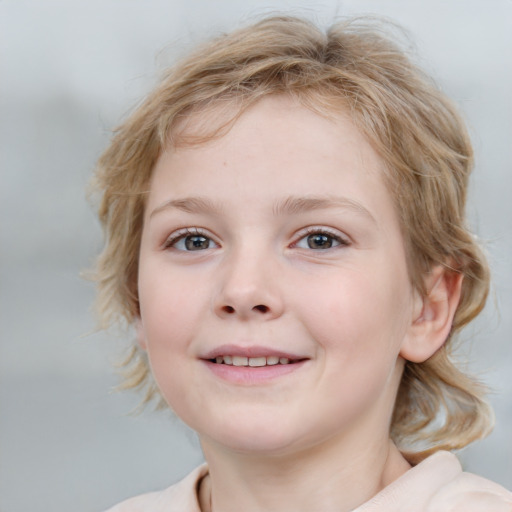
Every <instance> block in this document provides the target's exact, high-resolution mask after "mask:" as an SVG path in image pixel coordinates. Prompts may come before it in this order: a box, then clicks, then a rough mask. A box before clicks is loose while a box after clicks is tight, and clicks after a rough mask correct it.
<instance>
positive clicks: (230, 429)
mask: <svg viewBox="0 0 512 512" xmlns="http://www.w3.org/2000/svg"><path fill="white" fill-rule="evenodd" d="M276 426H277V425H276V422H275V421H274V422H265V423H263V422H254V421H253V422H251V423H250V424H247V423H245V422H242V423H241V422H236V421H233V422H230V424H229V425H223V426H220V427H219V428H217V429H215V430H213V429H212V428H211V425H210V428H209V429H208V430H209V431H208V432H206V433H205V434H206V437H208V438H209V439H211V440H212V441H214V442H215V443H216V444H218V445H221V446H223V447H224V448H226V449H228V450H231V451H234V452H238V453H244V454H255V455H256V454H258V455H279V454H284V453H286V452H287V451H288V450H289V449H290V448H291V447H292V446H293V445H295V444H296V443H297V437H298V436H297V433H296V432H292V431H289V430H288V429H287V428H285V426H283V425H279V426H278V428H276ZM200 437H201V438H202V437H203V436H201V434H200Z"/></svg>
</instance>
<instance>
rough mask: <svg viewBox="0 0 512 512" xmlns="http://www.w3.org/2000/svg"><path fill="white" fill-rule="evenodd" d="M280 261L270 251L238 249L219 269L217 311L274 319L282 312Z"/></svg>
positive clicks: (222, 316)
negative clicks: (256, 251)
mask: <svg viewBox="0 0 512 512" xmlns="http://www.w3.org/2000/svg"><path fill="white" fill-rule="evenodd" d="M279 275H280V271H279V265H278V263H277V262H276V261H275V259H274V258H273V257H272V256H270V255H269V254H268V253H260V254H255V253H254V251H243V250H238V251H236V252H234V253H233V254H232V255H231V256H230V257H229V258H227V259H226V260H225V261H224V263H223V268H222V269H219V274H218V277H219V286H218V288H217V290H218V292H217V294H216V296H215V298H214V305H213V307H214V310H215V314H216V315H217V316H219V317H221V318H230V317H231V318H238V319H240V320H250V319H254V320H256V319H259V320H271V319H274V318H277V317H279V316H281V315H282V314H283V309H284V308H283V297H282V293H281V292H282V290H281V289H280V286H279V282H280V279H279V277H280V276H279Z"/></svg>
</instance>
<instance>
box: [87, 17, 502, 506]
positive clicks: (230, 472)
mask: <svg viewBox="0 0 512 512" xmlns="http://www.w3.org/2000/svg"><path fill="white" fill-rule="evenodd" d="M471 166H472V150H471V146H470V142H469V140H468V137H467V134H466V131H465V128H464V126H463V124H462V122H461V120H460V119H459V117H458V116H457V114H456V112H455V110H454V108H453V107H452V105H451V104H450V103H449V101H448V100H447V99H446V98H445V97H444V96H443V95H442V94H441V93H440V92H439V91H438V90H437V89H436V88H435V87H434V86H433V85H432V83H431V82H430V81H429V80H428V78H426V77H425V76H424V75H423V74H422V73H421V72H420V71H419V70H418V69H417V68H416V67H415V66H414V65H413V64H412V63H411V62H410V61H409V60H408V59H407V57H406V56H405V54H404V52H403V51H402V50H400V49H399V48H398V47H397V46H396V45H395V44H394V43H392V42H391V41H390V40H389V39H388V38H387V36H385V35H383V31H382V27H375V26H372V24H369V23H366V24H365V23H364V22H361V21H358V20H351V21H349V22H344V23H340V24H337V25H335V26H333V27H332V28H331V29H330V30H329V31H328V33H327V34H324V33H322V32H321V31H320V30H319V29H317V28H316V27H315V26H313V25H312V24H310V23H309V22H306V21H304V20H301V19H297V18H293V17H273V18H267V19H264V20H263V21H261V22H259V23H256V24H254V25H253V26H249V27H247V28H245V29H242V30H239V31H236V32H234V33H232V34H229V35H226V36H223V37H221V38H219V39H217V40H215V41H213V42H211V43H210V44H209V45H207V46H206V47H203V48H201V49H200V50H199V51H197V52H196V53H194V54H193V55H191V56H190V57H189V58H188V59H186V60H185V61H183V62H182V63H181V64H180V65H178V66H177V67H176V68H174V69H173V70H171V71H170V72H169V74H168V75H167V76H166V77H165V79H164V80H163V81H162V83H161V84H160V85H159V86H158V87H157V89H156V90H155V91H154V92H153V93H152V94H151V95H150V96H149V97H148V98H147V99H146V101H145V102H144V103H143V104H142V105H141V106H140V107H139V108H138V109H137V110H136V111H135V112H134V113H133V115H132V116H131V117H130V118H129V119H128V120H127V121H126V122H125V123H124V124H123V125H122V126H121V127H120V128H119V130H118V132H117V134H116V136H115V138H114V140H113V141H112V144H111V145H110V147H109V148H108V149H107V150H106V152H105V153H104V155H103V156H102V158H101V159H100V162H99V166H98V170H97V174H96V185H97V187H98V189H99V190H100V191H101V193H102V202H101V206H100V210H99V215H100V219H101V221H102V223H103V226H104V228H105V232H106V235H107V243H106V247H105V249H104V251H103V253H102V255H101V257H100V259H99V263H98V283H99V306H100V309H101V312H102V315H103V320H104V322H105V324H106V325H108V324H110V323H112V322H115V321H119V320H122V319H124V320H125V321H127V322H128V323H129V324H132V325H133V326H134V327H135V329H136V332H137V339H138V344H137V346H134V348H133V350H132V352H131V357H130V361H129V363H128V371H127V380H126V383H125V385H126V387H134V388H145V389H146V400H148V401H149V400H150V399H152V398H154V397H159V398H160V399H161V400H162V402H166V403H167V404H168V405H169V406H170V407H171V408H172V409H173V410H174V411H175V412H176V414H177V415H178V416H179V417H181V418H182V419H183V421H185V422H186V423H187V424H188V425H189V426H190V427H192V428H193V429H194V430H196V432H197V433H198V436H199V439H200V442H201V446H202V449H203V452H204V456H205V460H206V464H205V465H203V466H201V467H200V468H198V469H197V470H196V471H194V472H193V473H192V474H190V475H189V476H188V477H187V478H186V479H185V480H183V481H182V482H180V483H179V484H177V485H175V486H172V487H170V488H168V489H167V490H165V491H162V492H156V493H151V494H147V495H143V496H140V497H137V498H133V499H130V500H128V501H127V502H124V503H123V504H120V505H118V506H116V507H114V508H113V509H111V510H112V512H114V511H115V512H128V511H148V512H157V511H168V512H170V511H176V512H177V511H180V512H185V511H186V512H198V511H202V512H207V511H209V512H227V511H244V512H251V511H263V510H264V511H309V512H311V511H319V512H321V511H337V512H344V511H349V510H357V511H360V512H363V511H364V512H370V511H380V512H383V511H388V512H391V511H393V512H397V511H404V512H405V511H407V512H411V511H415V512H420V511H430V512H441V511H454V510H458V511H464V512H468V511H472V510H473V511H476V510H478V511H482V512H483V511H485V512H488V511H491V510H492V511H501V510H504V511H505V510H507V511H510V510H512V494H511V493H509V492H508V491H506V490H505V489H503V488H502V487H500V486H499V485H497V484H494V483H492V482H489V481H487V480H485V479H483V478H480V477H477V476H475V475H470V474H467V473H463V472H462V470H461V468H460V465H459V463H458V461H457V459H456V458H455V456H454V455H452V454H451V453H450V451H451V450H456V449H459V448H462V447H463V446H465V445H467V444H468V443H470V442H472V441H474V440H476V439H479V438H481V437H482V436H484V435H486V434H487V433H488V432H489V430H490V428H491V423H492V420H491V417H492V415H491V412H490V410H489V408H488V406H487V404H486V403H485V401H484V399H483V398H482V389H481V388H480V386H479V384H478V383H477V382H475V381H474V380H472V379H471V378H470V377H469V376H467V375H465V374H464V373H462V372H461V371H459V370H457V369H456V367H455V366H454V365H453V364H452V362H451V360H450V348H451V343H452V338H453V336H454V335H455V334H456V333H457V332H458V331H459V330H460V329H461V328H462V327H463V326H464V325H466V324H467V323H468V322H469V321H470V320H472V319H473V318H474V317H475V316H476V315H477V314H478V313H479V312H480V311H481V310H482V308H483V306H484V303H485V300H486V296H487V292H488V283H489V276H488V269H487V266H486V263H485V259H484V257H483V255H482V253H481V251H480V249H479V248H478V246H477V244H476V242H475V239H474V237H473V236H472V235H471V234H470V233H469V232H468V230H467V228H466V221H465V217H464V207H465V198H466V189H467V183H468V177H469V172H470V170H471ZM153 379H154V380H153Z"/></svg>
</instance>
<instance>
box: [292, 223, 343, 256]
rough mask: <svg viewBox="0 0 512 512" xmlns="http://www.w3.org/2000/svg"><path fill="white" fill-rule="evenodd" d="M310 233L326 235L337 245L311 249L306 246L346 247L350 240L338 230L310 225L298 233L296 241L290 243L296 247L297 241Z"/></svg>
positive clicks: (310, 234)
mask: <svg viewBox="0 0 512 512" xmlns="http://www.w3.org/2000/svg"><path fill="white" fill-rule="evenodd" d="M312 235H326V236H327V237H328V238H329V239H331V240H334V241H336V242H337V245H334V246H331V247H328V248H327V249H313V248H312V247H308V249H310V250H313V251H314V250H317V251H322V250H324V251H325V250H328V249H335V248H337V247H346V246H348V245H350V242H349V240H348V239H347V238H345V237H343V236H341V235H340V233H339V232H338V231H335V230H332V229H329V228H326V227H320V226H311V227H308V228H306V229H304V230H303V231H302V232H301V233H299V237H298V238H297V241H296V242H294V243H293V244H292V246H293V247H298V244H299V242H301V241H302V240H304V239H307V238H308V237H310V236H312Z"/></svg>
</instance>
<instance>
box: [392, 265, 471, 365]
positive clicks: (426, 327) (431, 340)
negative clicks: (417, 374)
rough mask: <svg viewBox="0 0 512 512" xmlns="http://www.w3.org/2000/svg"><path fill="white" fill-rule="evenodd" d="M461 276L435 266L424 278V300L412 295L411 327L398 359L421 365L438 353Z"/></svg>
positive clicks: (447, 331) (448, 327) (449, 324)
mask: <svg viewBox="0 0 512 512" xmlns="http://www.w3.org/2000/svg"><path fill="white" fill-rule="evenodd" d="M462 279H463V275H462V274H460V273H457V272H454V271H450V270H449V269H446V268H445V267H443V266H436V267H434V268H433V269H432V271H431V272H429V273H428V275H427V276H426V278H425V289H426V290H427V295H426V297H421V296H420V294H419V292H417V291H416V292H414V293H415V304H414V308H413V309H414V311H413V318H412V323H411V325H410V326H409V331H408V333H407V335H406V336H405V338H404V341H403V343H402V347H401V350H400V355H401V356H402V357H403V358H404V359H406V360H407V361H412V362H413V363H422V362H424V361H426V360H427V359H428V358H429V357H430V356H432V355H434V354H435V353H436V352H437V350H439V349H440V348H441V347H442V346H443V344H444V342H445V341H446V339H447V338H448V336H449V334H450V331H451V328H452V324H453V317H454V316H455V312H456V310H457V306H458V305H459V300H460V294H461V287H462Z"/></svg>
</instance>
